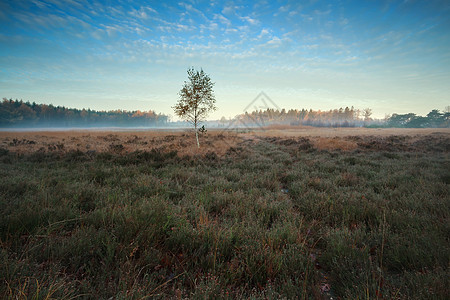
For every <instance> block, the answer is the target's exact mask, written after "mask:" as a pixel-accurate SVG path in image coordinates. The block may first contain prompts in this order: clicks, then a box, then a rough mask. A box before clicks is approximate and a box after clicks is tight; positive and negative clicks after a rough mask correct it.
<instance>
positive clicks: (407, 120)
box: [387, 109, 450, 128]
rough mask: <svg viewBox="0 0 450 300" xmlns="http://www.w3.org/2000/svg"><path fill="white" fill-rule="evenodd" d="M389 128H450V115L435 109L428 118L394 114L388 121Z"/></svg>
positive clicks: (410, 114)
mask: <svg viewBox="0 0 450 300" xmlns="http://www.w3.org/2000/svg"><path fill="white" fill-rule="evenodd" d="M387 126H388V127H401V128H425V127H449V126H450V113H449V112H446V113H441V112H439V110H437V109H433V110H432V111H431V112H429V113H428V114H427V116H426V117H421V116H416V115H415V114H413V113H409V114H403V115H400V114H393V115H392V116H391V117H390V118H388V120H387Z"/></svg>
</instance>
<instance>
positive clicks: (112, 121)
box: [0, 98, 168, 127]
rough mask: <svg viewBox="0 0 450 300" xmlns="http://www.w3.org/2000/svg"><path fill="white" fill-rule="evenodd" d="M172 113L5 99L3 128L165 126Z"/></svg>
mask: <svg viewBox="0 0 450 300" xmlns="http://www.w3.org/2000/svg"><path fill="white" fill-rule="evenodd" d="M167 119H168V116H166V115H162V114H157V113H155V112H154V111H139V110H137V111H125V110H113V111H95V110H90V109H75V108H66V107H64V106H53V105H51V104H50V105H47V104H36V103H35V102H33V103H30V102H23V101H22V100H20V101H19V100H12V99H10V100H8V99H6V98H3V101H2V102H1V103H0V127H30V126H34V127H50V126H52V127H53V126H56V127H91V126H95V127H102V126H111V127H122V126H161V125H165V124H166V123H167Z"/></svg>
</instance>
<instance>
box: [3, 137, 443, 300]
mask: <svg viewBox="0 0 450 300" xmlns="http://www.w3.org/2000/svg"><path fill="white" fill-rule="evenodd" d="M0 155H1V156H0V161H1V163H0V164H1V168H0V176H1V178H2V180H1V182H0V242H1V244H0V246H1V248H0V259H1V261H2V263H1V264H0V282H1V283H0V297H2V298H6V299H8V298H9V299H12V298H17V297H18V298H25V297H27V298H36V299H41V298H47V297H54V298H67V299H70V298H74V297H80V298H99V299H107V298H110V297H114V298H118V299H142V298H171V297H189V298H202V299H203V298H210V299H216V298H223V299H227V298H271V299H272V298H279V297H282V298H301V299H307V298H313V299H314V298H318V297H321V296H323V293H324V292H323V288H322V291H321V287H323V286H324V285H328V286H329V287H331V290H330V291H329V292H328V294H329V295H333V296H335V297H340V298H342V299H374V298H377V297H378V298H381V297H383V298H385V299H448V295H449V288H448V287H449V286H450V282H449V278H450V276H449V275H450V274H449V257H450V251H449V245H450V243H449V238H450V225H449V224H450V222H449V216H450V201H449V199H450V197H449V182H448V178H449V170H450V163H449V159H448V152H426V153H425V152H411V151H410V152H400V151H396V152H382V151H381V152H380V151H355V152H327V151H318V150H315V149H314V148H311V147H297V148H296V147H295V145H294V146H292V145H287V146H284V145H282V144H280V143H276V142H274V141H272V142H271V141H267V140H266V141H260V142H259V143H257V144H245V143H242V144H241V145H240V148H239V151H238V152H236V151H229V152H228V155H226V156H225V157H222V158H218V157H217V156H215V155H214V154H211V153H209V154H207V155H206V156H205V157H200V156H197V157H181V158H180V157H178V156H177V155H176V153H175V152H170V153H163V152H157V151H150V152H135V153H131V154H123V155H121V154H117V153H98V154H88V153H83V152H81V151H75V152H70V153H67V154H64V155H55V154H48V153H47V154H46V153H34V154H32V155H16V154H15V153H11V152H8V151H0Z"/></svg>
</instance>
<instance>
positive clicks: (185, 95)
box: [173, 68, 217, 147]
mask: <svg viewBox="0 0 450 300" xmlns="http://www.w3.org/2000/svg"><path fill="white" fill-rule="evenodd" d="M187 73H188V80H187V81H185V82H184V84H183V87H182V88H181V90H180V92H179V93H178V95H179V100H178V102H177V104H176V105H175V106H174V107H173V109H174V111H175V114H176V115H177V116H179V117H180V118H182V119H184V120H186V121H188V122H189V123H191V124H192V126H194V130H195V137H196V140H197V147H200V144H199V141H198V128H199V125H200V123H201V122H203V121H205V120H206V117H207V116H208V114H209V113H210V112H211V111H214V110H216V109H217V108H216V105H215V104H216V99H215V96H214V91H213V87H214V83H213V82H212V81H211V78H210V77H209V75H207V74H206V73H205V72H204V71H203V69H200V71H197V70H195V69H194V68H189V69H188V71H187Z"/></svg>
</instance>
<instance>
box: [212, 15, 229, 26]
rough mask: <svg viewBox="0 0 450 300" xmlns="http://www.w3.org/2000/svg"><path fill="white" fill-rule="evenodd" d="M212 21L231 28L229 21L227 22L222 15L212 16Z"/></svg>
mask: <svg viewBox="0 0 450 300" xmlns="http://www.w3.org/2000/svg"><path fill="white" fill-rule="evenodd" d="M213 18H214V20H219V21H220V22H221V23H222V24H225V25H227V26H231V21H230V20H228V19H227V18H225V17H224V16H223V15H221V14H214V17H213Z"/></svg>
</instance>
